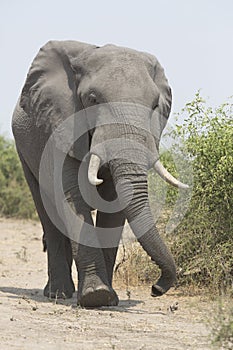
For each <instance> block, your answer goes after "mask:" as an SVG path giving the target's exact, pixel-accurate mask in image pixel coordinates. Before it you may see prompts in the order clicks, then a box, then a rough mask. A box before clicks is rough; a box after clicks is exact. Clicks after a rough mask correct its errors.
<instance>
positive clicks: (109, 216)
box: [96, 211, 125, 286]
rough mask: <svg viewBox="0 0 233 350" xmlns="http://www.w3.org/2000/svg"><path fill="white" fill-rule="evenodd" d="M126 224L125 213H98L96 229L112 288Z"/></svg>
mask: <svg viewBox="0 0 233 350" xmlns="http://www.w3.org/2000/svg"><path fill="white" fill-rule="evenodd" d="M124 223H125V216H124V214H123V212H117V213H103V212H100V211H98V212H97V217H96V227H97V232H98V236H99V240H100V241H101V244H102V247H103V248H102V250H103V255H104V260H105V265H106V270H107V274H108V282H109V284H110V286H112V278H113V269H114V265H115V261H116V255H117V250H118V245H119V242H120V239H121V235H122V231H123V228H124ZM103 237H104V238H103Z"/></svg>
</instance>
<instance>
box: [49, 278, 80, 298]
mask: <svg viewBox="0 0 233 350" xmlns="http://www.w3.org/2000/svg"><path fill="white" fill-rule="evenodd" d="M74 291H75V287H74V283H73V281H72V279H71V280H69V281H68V282H64V281H61V282H50V280H49V281H48V283H47V284H46V286H45V288H44V296H46V297H48V298H50V299H69V298H72V296H73V293H74Z"/></svg>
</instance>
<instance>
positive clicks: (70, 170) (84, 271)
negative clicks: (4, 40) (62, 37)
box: [12, 41, 176, 307]
mask: <svg viewBox="0 0 233 350" xmlns="http://www.w3.org/2000/svg"><path fill="white" fill-rule="evenodd" d="M93 93H94V98H93ZM121 101H124V102H132V103H137V104H141V105H143V106H146V107H148V108H149V109H153V110H154V113H153V114H152V115H151V116H150V118H151V121H150V123H151V130H150V131H151V133H152V135H154V138H153V140H152V141H151V135H149V134H148V135H146V136H145V134H144V135H142V137H141V139H140V140H141V141H140V142H142V143H144V145H145V147H147V148H149V149H153V148H154V149H155V150H156V149H157V150H158V146H159V139H160V135H161V133H162V130H163V128H164V127H165V124H166V121H167V118H168V116H169V113H170V107H171V90H170V88H169V86H168V82H167V79H166V77H165V75H164V71H163V69H162V67H161V66H160V64H159V62H158V61H157V59H156V58H155V57H154V56H151V55H149V54H146V53H142V52H138V51H134V50H131V49H126V48H121V47H117V46H114V45H106V46H103V47H100V48H99V47H96V46H93V45H88V44H84V43H80V42H76V41H50V42H48V43H47V44H46V45H45V46H44V47H42V49H41V50H40V51H39V53H38V55H37V56H36V58H35V59H34V61H33V63H32V66H31V68H30V70H29V73H28V76H27V79H26V82H25V85H24V87H23V90H22V93H21V96H20V99H19V102H18V104H17V106H16V109H15V112H14V115H13V122H12V128H13V133H14V136H15V141H16V145H17V150H18V153H19V156H20V159H21V162H22V166H23V169H24V173H25V177H26V179H27V182H28V185H29V187H30V190H31V192H32V195H33V199H34V201H35V205H36V208H37V211H38V214H39V217H40V220H41V224H42V226H43V231H44V238H43V239H44V246H45V249H47V254H48V283H47V285H46V287H45V289H44V295H45V296H50V297H55V296H57V297H66V298H70V297H71V296H72V294H73V292H74V289H75V288H74V283H73V281H72V277H71V264H72V259H74V260H75V263H76V266H77V270H78V279H79V282H78V302H79V304H80V305H82V306H86V307H91V306H92V307H95V306H101V305H116V304H117V303H118V297H117V295H116V293H115V291H114V290H113V288H112V275H113V266H114V263H115V258H116V253H117V247H113V248H102V249H101V248H92V247H89V246H85V245H81V244H79V245H78V244H76V243H74V242H71V241H70V240H69V239H68V238H67V237H66V236H65V235H63V234H62V233H61V232H60V231H59V230H58V228H57V227H56V226H55V225H54V224H53V223H52V221H51V220H50V218H49V217H48V215H47V213H46V210H45V209H44V206H43V203H42V200H41V195H40V191H39V185H38V179H39V164H40V158H41V154H42V151H43V149H44V146H45V144H46V141H47V140H48V138H49V136H50V135H51V133H52V132H53V131H54V130H55V129H56V127H57V126H58V125H59V124H60V123H61V122H62V121H63V120H64V119H66V118H67V117H69V116H70V115H72V114H73V113H74V112H77V111H79V110H81V109H83V108H86V107H89V106H91V105H93V104H97V103H98V104H100V103H106V102H121ZM135 113H136V111H135ZM100 117H101V116H98V115H96V119H98V118H100ZM135 118H137V115H135ZM140 118H143V117H142V116H140ZM147 119H148V116H147V115H145V123H146V122H147ZM78 123H79V121H78V120H77V125H78ZM143 123H144V122H143ZM104 128H105V127H103V126H102V127H101V126H100V127H96V128H95V130H94V131H93V133H91V132H90V133H86V134H85V135H84V136H83V137H82V138H81V139H80V140H79V141H78V142H77V143H76V144H75V145H74V148H75V152H70V154H68V155H67V157H66V160H65V164H64V168H63V188H64V192H65V196H66V199H67V201H68V202H69V204H70V205H71V206H72V208H73V210H74V211H75V212H76V213H77V215H79V216H80V217H83V218H84V221H85V222H87V223H89V224H91V225H93V221H92V217H91V208H90V207H89V206H88V205H87V204H86V203H85V201H84V200H83V199H82V196H81V194H80V191H79V187H78V182H77V173H78V169H79V166H80V160H79V159H80V157H81V158H82V156H83V155H84V154H85V153H87V152H88V151H89V149H90V148H91V149H92V148H94V146H95V145H96V144H98V140H99V139H101V138H103V137H104V139H105V140H108V138H109V139H111V138H114V137H115V136H116V134H117V135H118V136H122V137H125V135H126V134H127V135H128V136H129V137H130V138H131V139H132V140H133V139H134V138H135V139H137V137H138V134H140V129H138V130H137V129H134V128H131V129H130V130H129V128H128V129H127V127H126V128H125V130H124V127H122V125H121V126H119V128H118V127H117V126H116V125H115V126H114V128H111V127H110V128H108V129H107V130H104ZM144 132H145V131H144ZM142 133H143V132H142ZM103 135H104V136H103ZM139 136H140V135H139ZM147 142H150V143H151V142H152V146H151V144H150V145H147ZM118 151H119V152H118V156H119V154H121V152H122V155H125V153H126V152H128V154H127V156H128V158H129V159H131V158H130V157H131V156H133V155H135V150H133V149H131V150H130V149H127V150H125V149H122V150H118ZM75 154H76V155H77V156H75ZM99 156H100V157H101V156H102V155H101V154H100V155H99ZM137 157H138V160H139V161H138V164H134V163H131V164H130V162H128V161H126V160H124V159H122V160H121V157H120V159H118V160H116V161H114V160H112V161H110V162H108V164H106V165H105V167H102V168H101V169H100V170H99V173H98V177H100V178H102V179H103V180H104V182H103V184H101V185H100V186H99V187H98V191H99V193H100V194H101V196H102V197H103V198H104V199H106V200H108V201H112V200H113V199H115V198H116V191H115V188H116V187H115V186H116V184H118V183H120V184H121V186H120V187H119V191H118V196H119V200H120V201H121V196H122V198H123V197H124V200H125V196H127V186H128V183H129V182H130V183H132V185H133V188H134V197H133V199H132V200H131V201H130V203H129V204H128V205H127V207H126V208H125V209H124V210H123V211H120V212H118V213H113V214H110V213H103V212H100V211H98V212H97V221H96V226H97V227H104V228H108V227H116V230H115V234H116V235H117V237H118V239H119V240H120V237H121V233H122V226H123V224H124V222H125V219H127V220H128V222H129V223H131V222H132V221H133V220H134V219H135V218H136V217H137V215H139V214H140V213H142V210H143V209H144V211H143V220H141V221H140V224H138V225H137V224H135V223H134V224H132V225H131V226H132V229H133V232H134V233H135V235H136V236H137V237H140V236H141V237H140V238H138V240H139V242H140V244H141V245H142V247H143V248H144V249H145V251H146V252H147V253H148V255H149V256H150V257H151V259H152V260H153V261H154V262H155V263H156V264H157V265H158V266H159V267H160V269H161V277H160V279H159V280H158V281H157V283H156V284H154V285H153V286H152V295H153V296H159V295H162V294H163V293H165V292H166V291H167V290H168V289H169V288H170V287H171V286H173V284H174V282H175V280H176V267H175V263H174V260H173V258H172V256H171V254H170V252H169V251H168V249H167V247H166V246H165V244H164V242H163V241H162V239H161V238H160V236H159V234H158V231H157V229H156V226H155V225H154V223H152V221H153V219H152V214H151V211H150V207H149V204H148V190H147V171H148V169H149V168H150V167H151V164H152V163H153V162H155V161H156V154H155V158H154V159H151V160H150V161H149V160H148V157H147V156H146V155H141V154H138V155H137ZM122 158H123V156H122ZM150 162H151V163H150ZM149 163H150V164H149ZM127 180H128V181H127ZM51 207H52V208H55V207H54V203H53V202H51ZM145 208H146V210H145ZM54 213H55V214H54V215H55V216H56V215H57V216H58V217H57V219H58V220H59V215H58V214H57V213H56V210H55V209H54ZM151 223H152V224H151ZM147 226H148V228H147ZM66 229H67V227H65V225H64V230H66ZM142 230H143V232H145V234H143V235H141V234H140V233H141V231H142ZM72 252H73V254H72Z"/></svg>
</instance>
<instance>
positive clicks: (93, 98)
mask: <svg viewBox="0 0 233 350" xmlns="http://www.w3.org/2000/svg"><path fill="white" fill-rule="evenodd" d="M89 101H90V102H91V103H93V104H96V103H97V97H96V94H95V93H94V92H91V93H90V94H89Z"/></svg>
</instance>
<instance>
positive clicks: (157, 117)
mask: <svg viewBox="0 0 233 350" xmlns="http://www.w3.org/2000/svg"><path fill="white" fill-rule="evenodd" d="M153 66H154V76H153V80H154V83H155V84H156V86H157V88H158V90H159V93H160V94H159V101H158V106H157V107H156V108H155V110H154V112H153V113H152V117H151V132H152V134H153V135H154V138H155V141H156V145H157V147H159V142H160V138H161V134H162V132H163V129H164V128H165V126H166V124H167V121H168V117H169V114H170V111H171V104H172V92H171V88H170V86H169V84H168V80H167V78H166V76H165V73H164V69H163V68H162V66H161V64H160V63H159V62H158V60H157V59H156V58H155V57H154V64H153Z"/></svg>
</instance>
